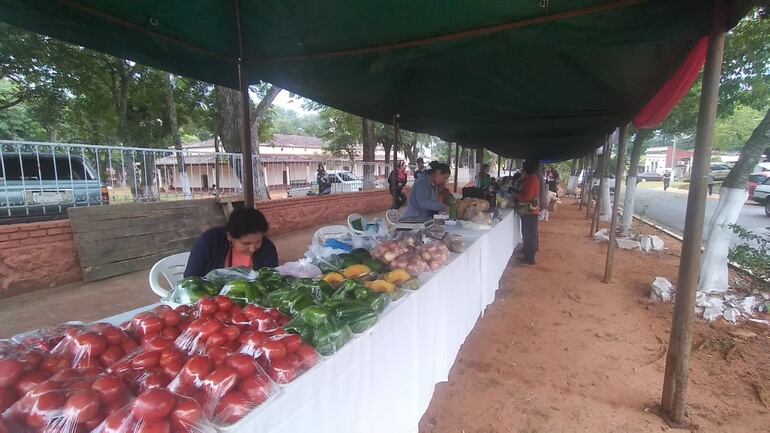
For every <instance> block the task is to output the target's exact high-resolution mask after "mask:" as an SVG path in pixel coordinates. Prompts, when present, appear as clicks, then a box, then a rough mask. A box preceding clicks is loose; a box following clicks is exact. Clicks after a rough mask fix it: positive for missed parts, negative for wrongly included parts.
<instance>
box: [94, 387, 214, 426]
mask: <svg viewBox="0 0 770 433" xmlns="http://www.w3.org/2000/svg"><path fill="white" fill-rule="evenodd" d="M215 432H216V429H215V428H214V426H213V425H212V424H211V422H210V421H209V420H208V418H206V416H205V415H204V414H203V409H202V408H201V407H200V405H199V404H198V402H197V401H195V400H193V399H192V398H189V397H185V396H182V395H179V394H174V393H172V392H170V391H169V390H166V389H162V388H153V389H150V390H147V391H145V392H143V393H141V394H139V395H138V396H137V397H136V398H135V399H134V400H133V401H132V402H131V403H129V404H128V405H126V406H124V407H123V408H121V409H119V410H117V411H115V412H114V413H112V414H111V415H109V416H108V417H107V418H105V420H104V421H103V422H102V423H101V424H99V425H98V426H97V427H96V429H94V430H93V433H215Z"/></svg>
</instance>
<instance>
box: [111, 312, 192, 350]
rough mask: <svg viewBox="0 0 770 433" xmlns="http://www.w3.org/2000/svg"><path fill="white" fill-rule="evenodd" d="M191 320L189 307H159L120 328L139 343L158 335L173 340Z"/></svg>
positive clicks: (139, 315)
mask: <svg viewBox="0 0 770 433" xmlns="http://www.w3.org/2000/svg"><path fill="white" fill-rule="evenodd" d="M193 318H194V317H193V310H192V309H191V308H190V307H187V306H180V307H178V308H175V309H172V308H171V307H169V306H167V305H159V306H158V307H156V308H154V309H153V310H151V311H143V312H141V313H139V314H137V315H136V316H134V317H133V318H132V319H131V320H129V321H128V322H126V323H124V324H123V325H122V326H121V328H122V329H123V330H124V331H126V333H127V334H128V335H129V336H131V337H132V338H133V339H134V340H135V341H137V342H139V343H142V342H143V341H144V340H146V339H148V338H152V337H155V336H158V335H161V336H164V337H168V338H172V339H173V338H176V337H178V336H179V334H181V333H182V332H184V331H185V330H186V329H187V326H188V325H189V324H190V322H191V321H192V319H193Z"/></svg>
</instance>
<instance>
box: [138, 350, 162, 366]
mask: <svg viewBox="0 0 770 433" xmlns="http://www.w3.org/2000/svg"><path fill="white" fill-rule="evenodd" d="M159 362H160V352H143V353H140V354H139V355H136V357H134V359H132V360H131V367H133V368H135V369H147V368H152V367H155V366H157V365H158V363H159Z"/></svg>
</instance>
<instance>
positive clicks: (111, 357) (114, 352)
mask: <svg viewBox="0 0 770 433" xmlns="http://www.w3.org/2000/svg"><path fill="white" fill-rule="evenodd" d="M124 355H125V353H123V349H121V348H120V347H118V346H110V347H108V348H107V350H105V351H104V353H102V354H101V356H99V361H101V363H102V366H104V367H109V366H111V365H113V364H115V363H116V362H118V360H119V359H120V358H122V357H123V356H124Z"/></svg>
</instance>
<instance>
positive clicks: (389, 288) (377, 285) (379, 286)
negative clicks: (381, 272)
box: [368, 280, 396, 293]
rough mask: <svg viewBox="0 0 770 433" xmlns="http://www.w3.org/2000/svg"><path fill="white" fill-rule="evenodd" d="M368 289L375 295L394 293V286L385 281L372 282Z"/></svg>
mask: <svg viewBox="0 0 770 433" xmlns="http://www.w3.org/2000/svg"><path fill="white" fill-rule="evenodd" d="M368 287H369V289H370V290H371V291H373V292H375V293H393V292H395V291H396V286H394V285H393V284H391V283H389V282H387V281H385V280H375V281H372V282H371V283H369V286H368Z"/></svg>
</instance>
